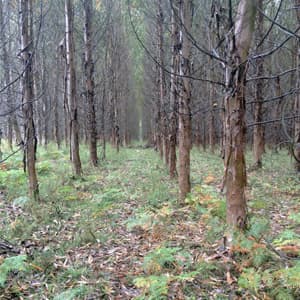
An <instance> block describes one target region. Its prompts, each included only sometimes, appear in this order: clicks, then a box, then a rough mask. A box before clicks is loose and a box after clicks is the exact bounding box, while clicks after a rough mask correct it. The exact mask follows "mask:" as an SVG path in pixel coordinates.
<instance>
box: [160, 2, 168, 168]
mask: <svg viewBox="0 0 300 300" xmlns="http://www.w3.org/2000/svg"><path fill="white" fill-rule="evenodd" d="M157 4H158V20H157V31H158V57H159V64H160V65H159V96H160V111H161V137H162V145H163V156H164V159H165V163H166V165H167V166H168V165H169V153H170V146H169V140H168V115H167V109H168V103H167V97H166V79H165V70H164V68H165V59H164V30H163V24H164V14H163V10H162V1H161V0H158V3H157Z"/></svg>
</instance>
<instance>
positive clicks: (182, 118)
mask: <svg viewBox="0 0 300 300" xmlns="http://www.w3.org/2000/svg"><path fill="white" fill-rule="evenodd" d="M180 19H181V22H180V23H181V27H182V28H181V36H182V49H181V51H180V54H181V61H180V75H181V76H184V77H181V79H180V81H181V86H180V92H179V177H178V180H179V198H180V201H184V199H185V198H186V196H187V194H188V193H190V191H191V182H190V151H191V144H192V143H191V132H192V126H191V108H190V102H191V89H192V87H191V79H190V78H188V77H185V76H190V74H191V66H190V56H191V42H190V40H189V38H188V33H189V32H190V31H191V28H192V0H183V1H181V10H180Z"/></svg>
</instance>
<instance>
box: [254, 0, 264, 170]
mask: <svg viewBox="0 0 300 300" xmlns="http://www.w3.org/2000/svg"><path fill="white" fill-rule="evenodd" d="M258 8H259V10H260V11H259V12H258V20H257V40H258V41H261V40H262V39H263V37H264V16H263V13H262V11H263V0H259V1H258ZM263 74H264V62H263V59H262V58H260V59H258V60H256V77H261V76H263ZM263 93H264V81H263V80H257V81H256V86H255V105H254V122H255V123H260V122H262V119H263ZM264 136H265V134H264V126H263V125H262V124H257V125H255V126H254V131H253V154H254V167H255V168H261V167H262V156H263V154H264V152H265V138H264Z"/></svg>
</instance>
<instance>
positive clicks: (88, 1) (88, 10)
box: [84, 0, 98, 167]
mask: <svg viewBox="0 0 300 300" xmlns="http://www.w3.org/2000/svg"><path fill="white" fill-rule="evenodd" d="M84 9H85V32H84V33H85V34H84V40H85V77H86V79H85V80H86V82H85V85H86V91H85V92H86V98H87V104H88V118H87V119H88V124H87V125H88V128H87V129H88V137H89V138H88V142H89V149H90V160H91V163H92V164H93V166H95V167H96V166H97V164H98V156H97V130H96V112H95V103H94V94H95V92H94V89H95V87H94V86H95V84H94V78H93V76H94V63H93V56H92V53H93V51H92V48H93V45H92V20H93V2H92V0H85V1H84Z"/></svg>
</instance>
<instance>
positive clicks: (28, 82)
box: [20, 0, 39, 200]
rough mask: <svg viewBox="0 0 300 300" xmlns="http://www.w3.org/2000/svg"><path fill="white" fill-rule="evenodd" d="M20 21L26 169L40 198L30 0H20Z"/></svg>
mask: <svg viewBox="0 0 300 300" xmlns="http://www.w3.org/2000/svg"><path fill="white" fill-rule="evenodd" d="M20 7H21V12H20V21H21V22H20V23H21V49H22V62H23V67H24V69H25V72H24V74H23V76H22V89H23V103H22V104H23V106H22V107H23V117H24V137H25V141H24V143H25V156H26V169H27V172H28V179H29V193H30V195H31V197H32V198H33V199H34V200H39V185H38V180H37V175H36V169H35V153H36V146H37V140H36V136H35V127H34V119H33V102H32V101H33V100H34V92H33V72H32V54H33V52H32V51H33V40H32V36H31V35H30V30H29V28H30V27H29V26H30V23H29V22H31V23H32V22H33V20H29V12H30V10H31V1H30V0H20Z"/></svg>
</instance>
